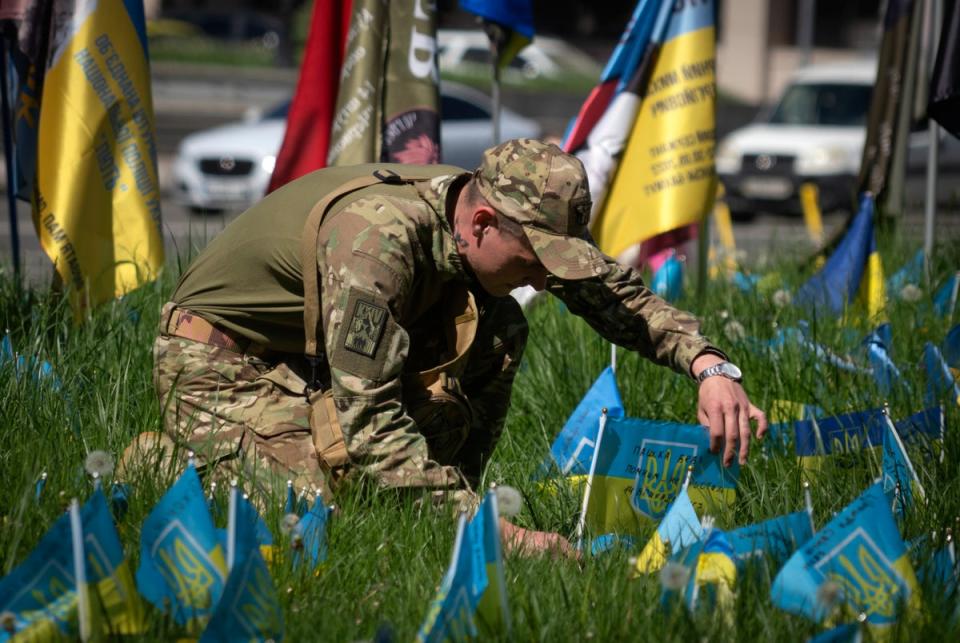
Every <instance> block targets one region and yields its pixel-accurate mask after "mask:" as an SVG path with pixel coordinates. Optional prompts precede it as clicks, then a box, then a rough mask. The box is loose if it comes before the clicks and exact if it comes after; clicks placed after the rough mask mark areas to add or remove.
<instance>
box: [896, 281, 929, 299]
mask: <svg viewBox="0 0 960 643" xmlns="http://www.w3.org/2000/svg"><path fill="white" fill-rule="evenodd" d="M921 297H923V290H921V289H920V288H919V287H918V286H917V285H916V284H907V285H906V286H904V287H903V288H901V289H900V299H902V300H903V301H909V302H911V303H913V302H917V301H920V298H921Z"/></svg>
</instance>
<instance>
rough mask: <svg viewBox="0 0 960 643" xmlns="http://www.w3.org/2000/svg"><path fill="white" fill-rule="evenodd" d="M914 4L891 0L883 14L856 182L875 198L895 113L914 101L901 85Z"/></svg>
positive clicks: (883, 180) (886, 170)
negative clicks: (875, 71)
mask: <svg viewBox="0 0 960 643" xmlns="http://www.w3.org/2000/svg"><path fill="white" fill-rule="evenodd" d="M914 3H915V2H914V0H890V1H889V2H887V4H886V13H885V14H884V16H883V35H882V37H881V40H880V56H879V59H878V61H877V82H876V84H875V85H874V90H873V94H872V96H871V99H870V111H869V113H868V115H867V132H866V140H865V141H864V145H863V156H862V158H861V161H860V176H859V179H858V181H857V184H858V189H857V192H860V193H862V192H870V193H871V194H873V195H874V197H878V198H879V196H880V195H881V194H882V193H883V192H884V190H885V189H886V186H887V180H888V177H889V174H890V165H891V160H892V157H893V147H894V145H892V144H891V142H892V141H893V140H894V139H895V138H896V136H895V129H896V126H897V120H898V117H899V114H898V112H899V110H900V109H909V108H910V106H911V105H912V102H913V101H912V100H911V98H910V96H907V95H905V94H907V93H909V92H908V90H909V88H906V87H904V85H905V83H904V78H905V76H906V67H907V59H908V57H909V56H908V52H909V50H910V32H911V29H912V21H913V19H914V18H917V19H919V16H916V15H915V12H914V10H913V9H914Z"/></svg>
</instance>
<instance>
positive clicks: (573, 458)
mask: <svg viewBox="0 0 960 643" xmlns="http://www.w3.org/2000/svg"><path fill="white" fill-rule="evenodd" d="M603 409H607V417H623V413H624V412H623V400H622V399H621V397H620V389H619V388H618V387H617V376H616V374H615V373H614V371H613V368H611V367H610V366H608V367H606V368H605V369H603V372H602V373H600V375H599V376H598V377H597V379H596V380H594V382H593V384H592V385H591V386H590V389H589V390H587V393H586V395H584V396H583V398H582V399H581V400H580V402H579V403H578V404H577V407H576V408H575V409H574V410H573V413H571V414H570V417H569V418H568V419H567V422H566V424H564V425H563V428H562V429H561V430H560V434H559V435H558V436H557V437H556V439H555V440H554V441H553V445H551V447H550V456H551V459H552V462H551V461H549V460H548V461H547V462H546V463H544V466H543V467H541V468H542V469H544V470H547V471H549V470H550V469H552V468H553V466H554V465H555V466H556V467H557V468H559V469H560V472H561V473H562V474H563V475H565V476H577V475H587V474H588V473H589V472H590V461H591V460H592V459H593V450H594V447H595V446H596V442H597V431H598V429H599V426H600V413H601V411H602V410H603Z"/></svg>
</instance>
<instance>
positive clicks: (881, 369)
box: [863, 323, 905, 395]
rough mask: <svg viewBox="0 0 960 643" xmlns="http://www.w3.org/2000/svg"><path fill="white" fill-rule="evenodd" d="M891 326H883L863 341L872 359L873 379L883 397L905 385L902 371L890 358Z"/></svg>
mask: <svg viewBox="0 0 960 643" xmlns="http://www.w3.org/2000/svg"><path fill="white" fill-rule="evenodd" d="M890 334H891V330H890V324H889V323H885V324H881V325H880V326H879V327H877V329H876V330H874V331H873V332H872V333H870V334H869V335H868V336H867V337H866V339H864V340H863V346H864V347H865V348H866V349H867V356H868V357H869V359H870V365H871V366H872V367H873V378H874V380H875V381H876V382H877V387H878V388H879V389H880V392H881V393H882V394H883V395H889V394H890V393H891V392H892V391H893V389H894V386H903V385H904V384H905V382H904V379H903V376H902V375H901V374H900V369H899V368H897V365H896V364H894V363H893V360H892V359H891V358H890V353H889V349H890V346H891V345H892V342H891V341H890Z"/></svg>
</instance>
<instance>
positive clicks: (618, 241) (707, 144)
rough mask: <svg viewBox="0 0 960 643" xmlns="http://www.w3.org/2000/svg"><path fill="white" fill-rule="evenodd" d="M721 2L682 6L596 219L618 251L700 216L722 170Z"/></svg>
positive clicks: (597, 230) (605, 245)
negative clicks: (717, 17)
mask: <svg viewBox="0 0 960 643" xmlns="http://www.w3.org/2000/svg"><path fill="white" fill-rule="evenodd" d="M715 68H716V30H715V27H714V3H713V2H712V1H708V2H688V3H682V6H681V8H679V9H675V10H674V13H673V14H672V16H671V17H670V24H669V27H668V29H667V34H666V36H665V37H664V43H663V46H662V49H661V50H660V54H659V57H658V59H657V63H656V65H655V67H654V70H653V73H652V75H651V80H650V82H649V84H648V86H647V88H646V94H645V98H644V99H643V104H642V105H641V108H640V113H639V115H638V117H637V119H636V120H635V121H634V123H633V128H632V131H631V133H630V139H629V141H628V143H627V147H626V150H625V152H624V156H623V160H622V161H621V163H620V166H619V168H618V170H617V174H616V177H615V178H614V180H613V183H612V185H611V187H610V191H609V193H608V196H607V199H606V202H605V203H604V205H603V208H602V210H601V212H600V216H599V217H598V218H597V221H596V223H595V224H594V229H593V233H594V238H595V239H596V241H597V244H598V245H599V246H600V248H601V249H602V250H603V251H604V252H605V253H607V254H609V255H611V256H614V257H615V256H617V255H619V254H620V253H622V252H623V251H624V250H626V249H627V248H629V247H630V246H632V245H634V244H635V243H637V242H640V241H643V240H645V239H649V238H651V237H653V236H656V235H658V234H661V233H663V232H667V231H668V230H673V229H675V228H679V227H681V226H685V225H689V224H691V223H695V222H697V221H700V220H701V219H702V218H703V217H704V216H705V214H706V213H707V212H709V211H710V210H711V208H712V207H713V199H714V195H715V192H716V172H715V170H714V163H713V154H714V147H715V145H716V133H715V123H716V74H715Z"/></svg>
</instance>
